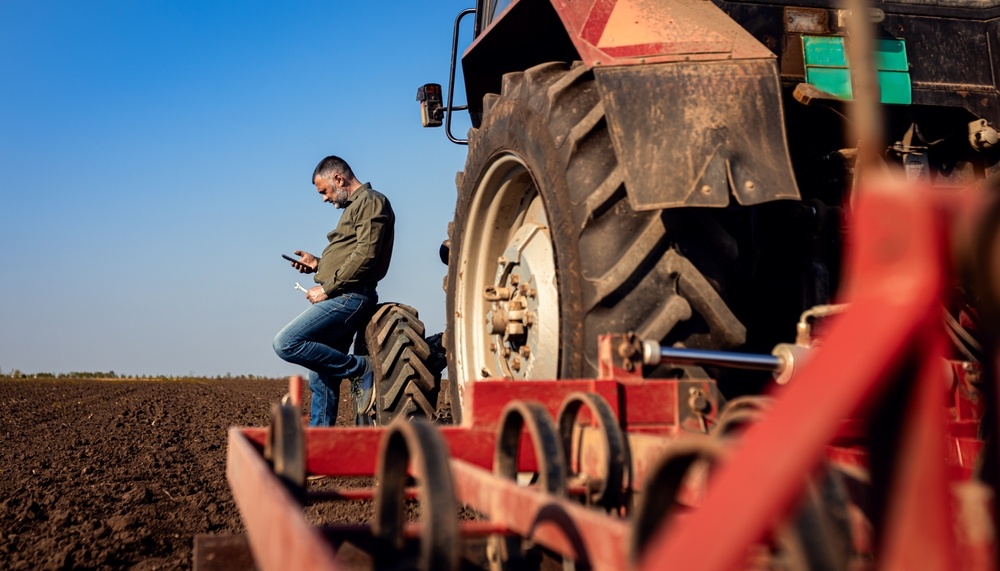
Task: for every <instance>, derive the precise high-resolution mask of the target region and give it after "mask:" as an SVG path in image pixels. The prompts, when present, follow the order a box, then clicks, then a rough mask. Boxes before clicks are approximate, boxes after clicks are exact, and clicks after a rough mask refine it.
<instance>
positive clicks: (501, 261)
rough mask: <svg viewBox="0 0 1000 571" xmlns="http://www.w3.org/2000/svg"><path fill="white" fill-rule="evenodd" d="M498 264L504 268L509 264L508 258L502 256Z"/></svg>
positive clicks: (498, 259)
mask: <svg viewBox="0 0 1000 571" xmlns="http://www.w3.org/2000/svg"><path fill="white" fill-rule="evenodd" d="M497 263H498V264H500V265H501V266H502V265H504V264H506V263H507V258H505V257H503V256H500V257H499V258H497Z"/></svg>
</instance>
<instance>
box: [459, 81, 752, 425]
mask: <svg viewBox="0 0 1000 571" xmlns="http://www.w3.org/2000/svg"><path fill="white" fill-rule="evenodd" d="M677 144H684V142H683V141H678V142H677ZM457 182H458V187H459V196H458V203H457V206H456V212H455V220H454V223H453V225H452V231H451V235H450V236H449V240H450V244H451V247H450V252H449V263H448V288H447V290H448V292H449V295H448V299H447V303H448V316H447V317H448V327H447V334H446V343H445V345H446V347H447V349H448V353H449V359H448V363H449V378H450V379H451V383H450V385H451V392H452V394H451V401H452V407H453V413H454V415H455V417H456V421H459V422H460V421H461V409H462V408H463V407H466V406H468V403H465V402H463V396H464V394H463V393H464V390H463V387H464V385H465V384H466V383H468V382H471V381H475V380H477V379H483V378H491V377H494V378H495V377H507V378H514V379H518V378H557V377H558V378H576V377H589V376H594V374H595V373H596V371H597V337H598V336H599V335H600V334H603V333H609V332H620V333H624V332H627V331H634V332H636V333H637V334H638V335H639V336H641V337H643V338H647V339H654V340H658V341H660V342H663V343H666V344H673V343H681V344H683V345H684V346H687V347H704V348H716V349H719V348H731V347H736V346H740V345H741V344H743V343H744V341H745V339H746V328H745V327H744V325H743V323H741V321H740V320H739V319H738V318H737V317H736V316H735V315H734V313H733V311H731V310H730V308H729V306H728V305H727V303H726V301H725V299H726V295H725V292H726V282H727V281H728V275H729V273H730V272H731V270H732V268H733V267H734V266H736V262H737V260H738V258H739V256H740V252H739V251H738V248H737V243H738V242H737V241H736V240H735V239H734V237H733V236H731V235H730V233H729V232H728V230H726V229H725V228H724V226H723V225H722V224H720V223H719V221H718V219H717V218H718V215H717V213H713V212H705V211H704V210H703V209H702V210H701V211H700V212H698V211H694V210H693V209H677V210H648V211H637V210H634V209H633V208H632V207H631V205H630V202H629V199H628V194H627V192H626V185H625V178H624V170H623V168H622V167H621V166H619V163H618V159H617V156H616V153H615V150H614V147H613V145H612V141H611V136H610V133H609V129H608V124H607V120H606V118H605V115H604V107H603V103H602V99H601V95H600V93H599V90H598V87H597V84H596V81H595V79H594V75H593V71H592V70H590V69H587V68H586V66H584V65H582V64H580V63H579V62H577V63H574V64H566V63H547V64H542V65H538V66H535V67H532V68H530V69H528V70H526V71H524V72H514V73H508V74H506V75H504V77H503V83H502V90H501V93H500V94H488V95H486V96H485V97H484V99H483V120H482V123H481V124H480V125H479V127H478V128H476V129H472V130H471V131H470V133H469V155H468V159H467V162H466V166H465V170H464V172H463V173H460V175H459V177H458V181H457ZM526 229H527V230H528V231H525V230H526ZM529 235H530V237H529ZM531 242H534V247H535V253H534V257H533V258H532V254H531V252H530V249H531V247H532V244H531ZM526 244H528V245H527V246H526ZM546 250H547V253H548V256H549V260H548V261H546V260H545V257H546ZM511 252H514V253H516V254H517V255H518V261H517V262H516V263H515V262H512V261H511V256H510V253H511ZM525 260H527V261H525ZM505 265H506V267H505ZM515 274H517V275H515ZM525 274H528V275H530V276H531V280H532V282H531V283H530V284H528V285H527V287H525V281H527V280H526V279H525V277H524V275H525ZM550 275H551V277H550ZM543 278H544V279H543ZM546 287H547V288H548V289H545V288H546ZM490 288H492V290H491V289H490ZM484 291H485V292H486V296H485V297H486V298H487V299H486V300H485V301H484ZM532 293H535V295H534V296H532V295H531V294H532ZM490 297H492V299H489V298H490ZM498 298H499V301H497V299H498ZM515 301H516V302H517V305H516V307H515V304H514V302H515ZM498 314H499V318H498ZM522 315H527V317H522ZM518 320H520V321H518ZM512 322H514V327H513V328H511V327H510V324H511V323H512ZM504 327H506V329H503V328H504ZM524 331H526V333H525V332H524ZM511 332H513V333H511ZM525 346H527V349H524V347H525Z"/></svg>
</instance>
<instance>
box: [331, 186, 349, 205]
mask: <svg viewBox="0 0 1000 571" xmlns="http://www.w3.org/2000/svg"><path fill="white" fill-rule="evenodd" d="M347 198H348V194H347V190H346V189H343V188H338V189H337V190H336V191H334V193H333V198H332V199H331V202H333V205H334V206H336V207H337V208H345V207H346V206H347Z"/></svg>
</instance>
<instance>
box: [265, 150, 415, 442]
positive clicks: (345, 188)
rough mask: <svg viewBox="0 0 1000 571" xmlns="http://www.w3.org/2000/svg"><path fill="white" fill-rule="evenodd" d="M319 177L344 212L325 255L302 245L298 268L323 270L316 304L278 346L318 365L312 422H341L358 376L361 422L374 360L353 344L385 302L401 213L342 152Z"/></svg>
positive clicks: (370, 399)
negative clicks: (344, 399) (344, 393)
mask: <svg viewBox="0 0 1000 571" xmlns="http://www.w3.org/2000/svg"><path fill="white" fill-rule="evenodd" d="M312 182H313V184H314V185H315V186H316V190H317V191H318V192H319V194H320V195H321V196H322V197H323V202H329V203H330V204H333V205H334V206H335V207H337V208H340V209H343V213H341V215H340V223H339V224H338V225H337V227H336V228H335V229H334V230H333V231H331V232H330V233H329V234H327V236H326V237H327V239H328V240H329V244H328V245H327V246H326V248H325V249H324V250H323V253H322V255H320V257H318V258H317V257H315V256H313V255H312V254H310V253H308V252H303V251H301V250H296V251H295V255H297V256H299V258H300V259H299V260H297V261H293V262H292V267H293V268H295V269H296V270H298V271H299V272H301V273H304V274H311V273H315V274H316V276H315V278H314V281H315V282H316V283H317V284H318V285H316V286H313V287H312V288H310V289H309V291H308V292H307V293H306V299H308V300H309V302H310V303H312V305H311V306H310V307H309V308H308V309H306V310H305V311H304V312H302V314H301V315H299V316H298V317H296V318H295V319H294V320H292V322H291V323H289V324H288V325H286V326H285V328H284V329H282V330H281V331H280V332H278V334H277V335H276V336H275V337H274V351H275V353H277V354H278V356H279V357H281V358H282V359H284V360H285V361H288V362H289V363H295V364H297V365H302V366H303V367H305V368H307V369H309V371H310V373H309V389H310V390H311V391H312V405H311V409H310V419H309V424H310V425H311V426H333V425H335V424H336V422H337V405H338V403H339V400H340V382H341V381H342V380H344V379H350V380H351V394H352V395H353V396H354V401H355V402H354V404H355V411H356V415H357V416H356V420H357V424H359V425H360V424H366V422H364V420H365V419H367V417H368V414H369V412H370V411H371V409H372V407H373V406H374V404H375V391H374V390H373V389H374V387H373V373H372V365H371V359H370V358H369V357H368V356H366V355H351V354H349V353H348V351H349V349H350V346H351V341H352V340H353V339H354V336H355V334H356V333H358V332H359V331H361V330H363V329H364V327H365V325H366V324H367V322H368V320H369V319H370V318H371V315H372V312H373V311H374V309H375V304H376V303H378V294H377V293H376V292H375V286H376V285H377V284H378V282H379V280H381V279H382V278H384V277H385V274H386V272H387V271H388V270H389V259H390V258H391V257H392V242H393V235H394V228H393V226H394V224H395V221H396V217H395V215H394V214H393V212H392V207H391V206H390V204H389V200H388V199H387V198H386V197H385V195H383V194H381V193H379V192H376V191H375V190H373V189H372V187H371V184H369V183H365V184H361V182H359V181H358V179H357V177H355V176H354V172H353V171H352V170H351V167H350V166H348V164H347V163H346V162H345V161H344V160H343V159H341V158H340V157H335V156H329V157H326V158H325V159H323V160H322V161H320V163H319V164H318V165H317V166H316V169H315V170H314V171H313V178H312ZM359 339H363V335H361V336H359ZM359 352H360V351H359Z"/></svg>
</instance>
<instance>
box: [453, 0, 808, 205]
mask: <svg viewBox="0 0 1000 571" xmlns="http://www.w3.org/2000/svg"><path fill="white" fill-rule="evenodd" d="M560 27H561V28H562V29H559V28H560ZM572 59H579V60H581V61H583V63H584V64H585V65H587V66H588V67H591V68H592V69H593V70H594V77H595V79H596V82H597V85H598V89H599V90H600V93H601V96H602V100H603V101H604V106H605V109H604V110H605V114H606V119H607V122H608V126H609V131H610V133H611V137H612V141H613V144H614V148H615V152H616V154H617V155H618V160H619V162H620V164H621V165H622V167H623V169H624V173H625V182H626V189H627V192H628V197H629V201H630V203H631V206H632V207H633V208H634V209H636V210H653V209H661V208H671V207H679V206H706V207H724V206H726V205H728V204H729V202H730V198H729V197H730V196H733V197H735V199H736V201H737V202H739V203H740V204H744V205H750V204H758V203H761V202H767V201H772V200H778V199H798V198H799V197H800V194H799V190H798V187H797V186H796V183H795V177H794V175H793V172H792V166H791V160H790V159H789V154H788V143H787V141H786V138H785V128H784V127H785V126H784V113H783V110H782V102H781V101H782V99H781V88H780V81H779V75H778V66H777V58H776V56H775V55H774V54H773V53H772V52H771V51H770V50H769V49H768V48H767V47H765V46H764V45H763V44H761V43H760V42H759V41H757V40H756V39H755V38H754V37H753V36H752V35H751V34H750V33H748V32H747V31H746V30H745V29H743V27H741V26H740V25H739V24H738V23H736V22H735V21H733V20H732V19H731V18H729V17H728V16H727V15H726V14H725V13H724V12H722V10H720V9H719V8H718V7H716V6H715V5H714V4H713V3H712V2H708V1H706V0H589V1H588V0H515V1H514V2H511V3H510V5H509V6H507V7H506V9H505V10H504V11H503V12H502V13H501V14H498V15H497V16H496V17H495V18H493V19H492V21H491V22H489V24H488V26H487V27H486V28H485V29H484V30H483V31H482V33H481V34H480V35H479V37H477V38H476V40H475V41H474V42H473V44H472V45H471V46H470V47H469V49H468V50H467V51H466V53H465V56H464V57H463V68H464V69H465V75H466V88H467V92H468V96H469V102H470V110H471V111H472V112H473V122H474V124H476V123H477V112H478V111H480V110H481V106H480V103H479V102H481V101H482V97H483V96H484V95H485V94H486V93H497V92H499V85H500V78H501V77H502V75H503V74H504V73H507V72H509V71H518V70H523V69H527V68H528V67H530V66H532V65H536V64H539V63H543V62H546V61H567V60H572ZM477 126H478V125H477Z"/></svg>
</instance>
